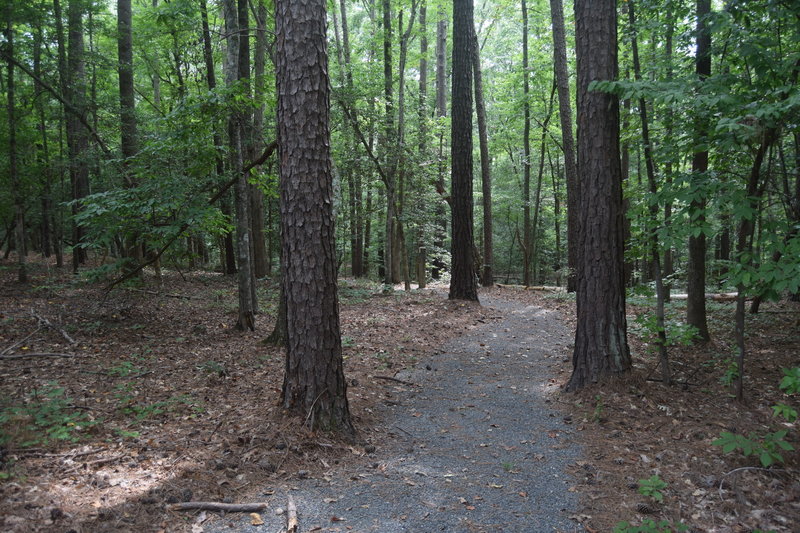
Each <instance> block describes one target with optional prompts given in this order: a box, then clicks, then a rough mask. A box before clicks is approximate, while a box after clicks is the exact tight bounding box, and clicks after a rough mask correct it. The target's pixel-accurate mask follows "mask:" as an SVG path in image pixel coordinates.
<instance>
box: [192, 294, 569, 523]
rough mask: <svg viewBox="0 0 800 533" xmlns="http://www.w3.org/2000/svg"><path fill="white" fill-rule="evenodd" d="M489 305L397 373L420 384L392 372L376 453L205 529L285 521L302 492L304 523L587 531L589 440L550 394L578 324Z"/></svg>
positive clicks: (503, 303) (532, 310) (512, 304)
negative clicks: (581, 509)
mask: <svg viewBox="0 0 800 533" xmlns="http://www.w3.org/2000/svg"><path fill="white" fill-rule="evenodd" d="M481 303H482V305H484V306H485V307H487V308H488V309H490V310H494V311H496V314H497V315H498V316H500V317H502V318H501V319H500V320H498V321H495V322H492V323H486V324H483V325H481V326H480V327H478V328H475V329H473V330H472V331H469V332H467V333H466V334H465V335H463V336H461V337H457V338H455V339H454V340H452V341H450V342H449V343H448V344H447V345H446V346H445V347H444V349H443V350H441V351H440V352H439V353H438V354H436V355H434V356H432V358H430V359H429V360H427V361H421V362H420V364H418V365H417V367H416V369H414V370H411V371H408V370H404V371H402V372H400V373H398V374H397V375H396V376H394V377H395V378H397V379H400V380H403V381H406V382H410V383H413V384H414V386H410V385H404V384H401V383H399V382H391V381H387V383H386V386H387V388H394V389H395V390H396V391H399V394H395V395H394V396H393V398H394V399H395V400H398V401H391V402H385V403H384V404H381V407H380V409H381V411H382V412H381V413H378V414H379V415H380V416H379V418H381V419H382V423H383V424H385V426H386V430H387V432H386V434H387V435H388V438H387V440H386V442H381V443H376V444H377V446H375V450H374V452H372V453H370V455H368V456H367V457H365V461H363V462H357V464H354V465H349V466H342V467H338V466H333V468H332V469H331V470H330V471H329V472H328V473H327V474H326V475H325V476H324V477H322V478H320V479H311V478H304V476H303V475H302V474H303V473H300V475H298V476H297V478H296V479H294V480H293V481H292V482H290V483H289V484H287V485H285V486H280V487H278V486H276V487H264V492H263V493H262V495H263V501H267V502H269V508H268V509H267V510H265V511H264V512H263V513H261V519H263V521H264V522H265V523H264V524H263V525H260V526H253V525H251V524H250V522H251V517H250V516H248V515H246V514H245V515H228V516H225V517H222V518H213V519H211V520H208V521H207V522H205V523H204V524H203V529H204V530H205V531H206V532H208V531H213V532H222V531H236V532H244V531H269V532H273V531H284V530H285V527H286V511H285V510H286V508H287V503H288V501H289V499H290V498H291V500H292V501H293V502H294V503H295V505H296V507H297V516H298V519H299V524H300V528H299V531H302V532H306V531H342V532H347V531H353V532H381V533H393V532H405V531H414V532H438V531H448V532H473V531H474V532H483V531H486V532H489V531H491V532H498V531H505V532H553V531H559V532H567V531H578V530H579V529H580V527H579V526H578V525H577V523H576V522H574V521H573V520H571V519H570V518H569V517H570V515H572V514H573V513H575V512H576V510H577V508H578V495H577V493H575V492H573V491H571V490H570V487H571V486H572V485H573V484H574V481H573V480H572V479H571V478H570V476H569V475H568V474H567V473H566V468H567V466H568V465H569V464H570V463H574V462H575V461H576V460H577V459H578V458H579V455H580V451H581V448H580V443H579V439H578V436H577V434H576V432H575V431H574V428H573V427H572V426H571V425H569V424H568V423H567V422H565V420H564V416H563V414H562V413H560V412H559V411H558V410H557V409H556V408H555V407H554V402H552V400H551V399H550V397H551V396H552V395H553V394H555V393H557V390H558V384H557V383H556V381H555V380H554V379H552V375H551V374H552V373H551V371H550V367H551V366H554V365H555V364H556V363H557V362H561V361H562V360H563V359H564V358H565V357H568V355H569V354H568V346H569V344H570V343H571V341H572V339H571V335H570V332H569V331H568V330H567V328H566V327H565V326H564V324H563V323H562V322H561V321H560V319H559V317H558V315H557V313H556V312H554V311H548V310H546V309H543V308H540V307H537V306H533V305H529V304H526V303H523V302H516V301H509V300H504V299H501V297H499V296H497V295H483V296H482V301H481ZM369 451H372V450H369ZM573 490H574V489H573Z"/></svg>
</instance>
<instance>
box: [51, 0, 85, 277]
mask: <svg viewBox="0 0 800 533" xmlns="http://www.w3.org/2000/svg"><path fill="white" fill-rule="evenodd" d="M57 1H58V0H54V5H55V3H56V2H57ZM57 11H58V13H59V14H60V7H59V8H58V10H57ZM83 13H84V9H83V2H82V1H80V0H70V1H69V5H68V8H67V34H68V38H67V41H68V44H67V52H68V58H67V69H66V71H65V72H66V79H65V80H64V83H65V86H64V93H65V94H66V95H67V101H68V102H70V103H71V104H72V105H73V106H74V107H75V109H76V110H77V112H78V114H80V116H81V117H82V118H83V121H84V122H85V120H86V65H85V63H84V58H83V48H84V46H83ZM67 145H68V146H69V160H70V183H71V185H72V199H73V200H76V202H75V203H74V204H73V206H72V214H73V216H75V215H77V214H78V213H79V212H80V211H81V210H82V205H81V200H82V199H83V198H84V197H86V196H87V195H88V194H89V164H88V162H87V160H86V152H87V151H88V149H89V136H88V134H87V131H86V130H85V129H84V126H83V124H82V121H81V118H79V117H78V116H77V115H76V114H74V113H69V114H67ZM85 234H86V230H85V229H84V228H83V227H82V226H81V225H80V224H78V223H76V222H73V227H72V269H73V272H77V271H78V267H79V265H82V264H84V263H85V262H86V250H85V249H84V248H83V240H84V235H85Z"/></svg>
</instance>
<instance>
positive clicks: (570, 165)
mask: <svg viewBox="0 0 800 533" xmlns="http://www.w3.org/2000/svg"><path fill="white" fill-rule="evenodd" d="M550 17H551V19H552V23H553V56H554V61H553V62H554V64H555V75H556V86H557V88H558V114H559V117H560V118H561V145H562V147H563V150H564V172H565V174H566V182H567V267H568V269H569V274H568V276H567V291H568V292H574V291H575V264H576V261H577V248H578V192H579V188H578V181H577V179H578V178H577V176H578V172H577V168H576V166H575V141H574V139H573V136H572V109H571V106H570V97H569V72H568V71H567V44H566V37H565V32H564V7H563V5H562V2H561V0H550Z"/></svg>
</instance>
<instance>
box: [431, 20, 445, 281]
mask: <svg viewBox="0 0 800 533" xmlns="http://www.w3.org/2000/svg"><path fill="white" fill-rule="evenodd" d="M438 16H439V21H438V22H437V23H436V117H437V118H440V119H442V118H444V117H446V116H447V17H446V16H445V11H444V7H442V6H440V7H439V11H438ZM438 137H439V143H438V158H437V173H438V174H437V179H436V190H437V192H438V193H439V194H440V195H442V196H445V195H446V192H445V183H444V181H445V180H444V176H445V174H446V170H447V158H446V156H445V131H444V127H442V125H441V124H440V126H439V135H438ZM435 219H436V229H435V230H434V231H435V234H434V240H433V245H434V248H435V249H437V250H441V249H442V248H443V247H444V238H445V235H446V234H447V216H446V213H445V206H444V202H438V203H437V205H436V207H435ZM431 263H432V265H431V277H432V278H433V279H439V278H440V277H441V272H442V271H444V269H445V264H444V262H443V261H442V260H441V259H439V258H438V256H436V257H434V258H433V260H432V261H431Z"/></svg>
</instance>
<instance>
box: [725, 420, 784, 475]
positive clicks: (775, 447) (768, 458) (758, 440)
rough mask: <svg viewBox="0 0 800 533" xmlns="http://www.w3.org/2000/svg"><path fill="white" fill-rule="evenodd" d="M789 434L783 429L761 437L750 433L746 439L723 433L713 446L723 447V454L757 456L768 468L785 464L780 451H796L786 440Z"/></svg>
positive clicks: (726, 432) (741, 436) (742, 436)
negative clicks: (737, 452) (738, 453)
mask: <svg viewBox="0 0 800 533" xmlns="http://www.w3.org/2000/svg"><path fill="white" fill-rule="evenodd" d="M787 433H788V431H787V430H785V429H782V430H780V431H775V432H773V433H765V434H764V435H761V436H759V435H756V434H754V433H750V434H749V435H748V436H747V437H745V436H744V435H737V434H735V433H730V432H728V431H723V432H722V433H720V434H719V438H718V439H717V440H715V441H714V442H712V443H711V444H713V445H714V446H721V447H722V452H723V453H730V452H732V451H734V450H741V452H742V454H743V455H744V456H745V457H750V456H751V455H756V456H758V460H759V461H761V465H762V466H764V467H765V468H766V467H768V466H771V465H773V464H775V463H783V462H784V459H783V455H781V452H780V450H785V451H791V450H794V446H792V445H791V444H789V443H788V442H786V440H785V438H786V434H787Z"/></svg>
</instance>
